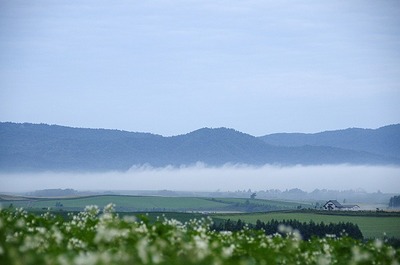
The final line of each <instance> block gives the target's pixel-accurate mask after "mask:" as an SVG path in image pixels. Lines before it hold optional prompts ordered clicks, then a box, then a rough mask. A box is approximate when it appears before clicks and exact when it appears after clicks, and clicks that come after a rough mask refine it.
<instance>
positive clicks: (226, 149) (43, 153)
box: [0, 123, 400, 172]
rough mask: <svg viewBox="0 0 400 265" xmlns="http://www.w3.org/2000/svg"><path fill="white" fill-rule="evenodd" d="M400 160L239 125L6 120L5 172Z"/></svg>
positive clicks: (1, 128) (0, 151)
mask: <svg viewBox="0 0 400 265" xmlns="http://www.w3.org/2000/svg"><path fill="white" fill-rule="evenodd" d="M196 162H204V163H206V164H208V165H212V166H220V165H223V164H226V163H233V164H250V165H263V164H281V165H294V164H304V165H312V164H339V163H350V164H400V159H396V158H391V157H389V156H383V155H378V154H371V153H368V152H365V151H358V150H349V149H344V148H337V147H331V146H310V145H308V146H298V147H296V146H295V147H293V146H274V145H271V144H267V143H265V142H264V141H263V140H262V139H260V138H257V137H254V136H251V135H248V134H245V133H241V132H238V131H235V130H233V129H226V128H218V129H209V128H203V129H199V130H197V131H194V132H191V133H188V134H185V135H179V136H173V137H163V136H160V135H154V134H148V133H134V132H125V131H117V130H105V129H82V128H70V127H63V126H57V125H45V124H27V123H24V124H16V123H0V171H3V172H4V171H46V170H51V171H108V170H128V169H129V168H130V167H132V166H134V165H143V164H150V165H152V166H157V167H162V166H167V165H174V166H180V165H190V164H195V163H196Z"/></svg>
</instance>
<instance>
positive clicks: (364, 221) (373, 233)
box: [213, 212, 400, 238]
mask: <svg viewBox="0 0 400 265" xmlns="http://www.w3.org/2000/svg"><path fill="white" fill-rule="evenodd" d="M213 218H215V219H216V220H218V219H225V220H226V219H231V220H239V219H240V220H242V221H244V222H247V223H252V224H255V223H256V221H257V220H261V221H263V222H268V221H270V220H272V219H275V220H290V219H293V220H298V221H300V222H310V221H313V222H315V223H320V222H324V223H326V224H327V223H339V222H345V223H346V222H350V223H354V224H357V225H358V226H359V228H360V230H361V232H362V233H363V235H364V237H366V238H382V237H383V236H384V233H386V235H387V236H389V237H396V238H400V215H399V216H367V215H365V214H363V215H362V216H356V215H354V213H352V214H351V215H343V213H338V214H337V215H334V214H322V213H303V212H271V213H253V214H223V215H222V214H221V215H213Z"/></svg>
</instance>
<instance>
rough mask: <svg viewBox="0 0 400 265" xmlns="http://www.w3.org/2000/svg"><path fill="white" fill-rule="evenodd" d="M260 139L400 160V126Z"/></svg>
mask: <svg viewBox="0 0 400 265" xmlns="http://www.w3.org/2000/svg"><path fill="white" fill-rule="evenodd" d="M260 139H262V140H263V141H264V142H266V143H268V144H271V145H277V146H288V147H299V146H305V145H312V146H331V147H337V148H344V149H351V150H357V151H365V152H369V153H374V154H379V155H386V156H392V157H397V158H400V124H395V125H388V126H384V127H381V128H378V129H375V130H373V129H359V128H350V129H346V130H337V131H326V132H320V133H314V134H306V133H276V134H270V135H265V136H262V137H260Z"/></svg>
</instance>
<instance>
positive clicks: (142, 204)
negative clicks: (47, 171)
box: [0, 195, 300, 212]
mask: <svg viewBox="0 0 400 265" xmlns="http://www.w3.org/2000/svg"><path fill="white" fill-rule="evenodd" d="M0 203H1V204H2V205H3V207H5V208H6V207H9V206H10V205H12V206H13V207H23V208H25V209H28V210H38V209H39V210H40V209H47V208H51V210H53V211H54V210H55V211H58V210H63V211H80V210H83V209H84V207H85V206H87V205H97V206H99V207H100V208H102V207H104V206H105V205H107V204H109V203H114V204H115V205H116V210H117V211H126V212H137V211H148V212H151V211H208V212H224V211H227V212H246V211H256V210H259V211H260V210H262V211H267V210H288V209H296V207H297V206H299V205H300V204H296V203H290V202H280V201H267V200H259V199H256V200H249V199H239V198H235V199H231V198H222V199H221V198H218V199H213V198H196V197H158V196H127V195H101V196H87V197H72V198H25V199H21V198H15V199H13V198H12V197H11V198H10V197H9V198H7V199H6V200H5V199H3V200H0ZM61 205H62V206H61Z"/></svg>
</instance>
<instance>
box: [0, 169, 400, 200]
mask: <svg viewBox="0 0 400 265" xmlns="http://www.w3.org/2000/svg"><path fill="white" fill-rule="evenodd" d="M56 188H62V189H65V188H72V189H76V190H93V191H94V190H179V191H216V190H221V191H236V190H244V189H245V190H247V189H251V190H254V191H259V190H269V189H280V190H286V189H292V188H299V189H302V190H304V191H312V190H314V189H332V190H349V189H353V190H356V189H362V190H365V191H367V192H376V191H378V190H379V191H381V192H385V193H400V167H387V166H353V165H325V166H292V167H280V166H271V165H266V166H262V167H253V166H245V165H225V166H222V167H207V166H205V165H204V164H200V163H199V164H196V165H193V166H188V167H180V168H175V167H165V168H153V167H150V166H142V167H133V168H131V169H130V170H129V171H127V172H105V173H55V172H46V173H13V174H5V173H2V174H0V191H1V192H27V191H34V190H40V189H56Z"/></svg>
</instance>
